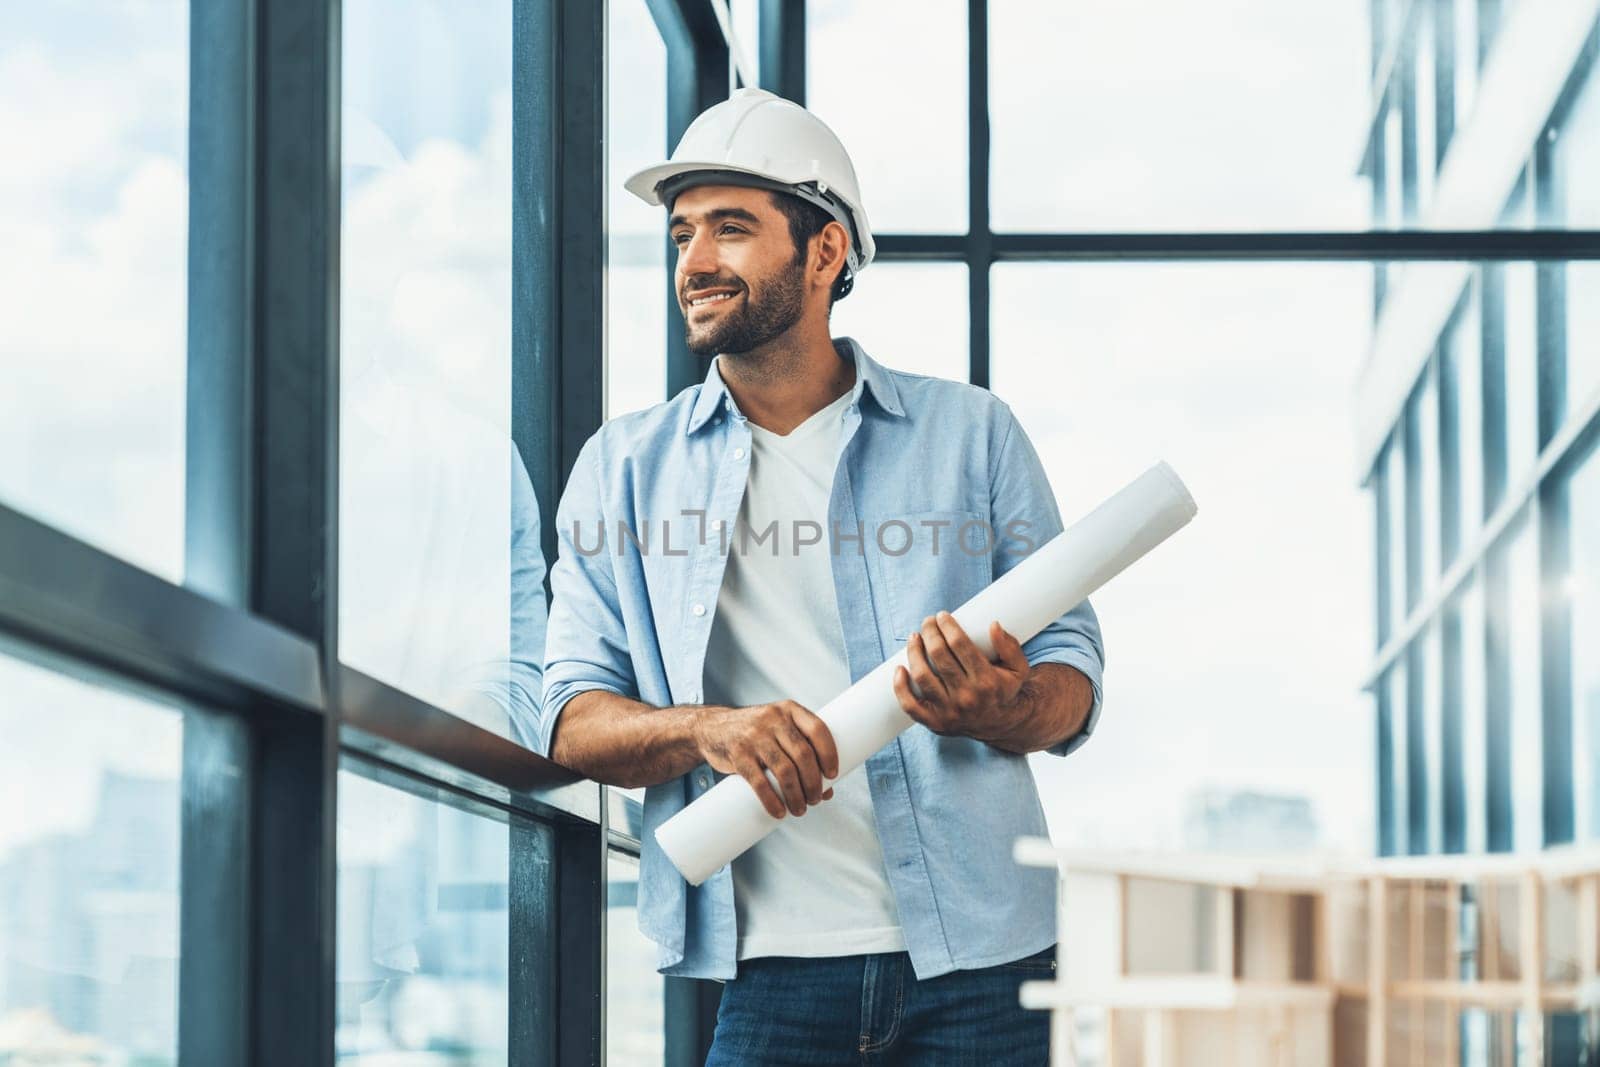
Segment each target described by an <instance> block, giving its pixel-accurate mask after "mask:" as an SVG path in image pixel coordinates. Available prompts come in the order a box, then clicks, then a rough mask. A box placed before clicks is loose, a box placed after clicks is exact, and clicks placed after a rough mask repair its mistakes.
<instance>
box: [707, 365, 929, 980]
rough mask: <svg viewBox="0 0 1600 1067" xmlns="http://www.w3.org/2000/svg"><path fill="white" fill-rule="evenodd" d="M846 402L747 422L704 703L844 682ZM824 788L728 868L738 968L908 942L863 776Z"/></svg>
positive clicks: (813, 694) (755, 699) (800, 695)
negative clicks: (746, 448) (839, 570)
mask: <svg viewBox="0 0 1600 1067" xmlns="http://www.w3.org/2000/svg"><path fill="white" fill-rule="evenodd" d="M849 401H850V393H848V392H847V393H845V394H844V395H843V396H841V397H840V398H839V399H838V400H835V401H834V402H833V403H831V404H829V405H828V406H827V407H825V408H823V409H822V410H821V411H818V412H817V413H816V414H814V415H812V416H811V417H810V418H808V419H807V420H806V421H805V422H803V423H801V424H800V425H799V426H797V427H795V429H794V430H793V431H792V432H790V433H789V434H787V435H780V434H775V433H772V432H771V431H769V430H764V429H762V428H761V427H759V426H756V425H755V424H754V423H750V424H748V425H749V427H750V437H751V440H750V476H749V481H748V482H747V483H746V485H745V493H744V501H743V503H742V504H741V505H740V507H739V518H738V520H737V522H736V523H735V527H734V531H733V534H732V536H731V538H730V540H729V545H728V561H727V569H726V571H725V572H724V575H723V579H722V589H721V591H720V593H719V594H718V596H717V611H716V616H715V618H714V619H713V620H712V625H711V638H710V643H709V644H708V646H707V649H706V665H705V699H706V701H707V702H708V703H712V704H726V705H730V706H734V707H743V706H747V705H751V704H763V703H768V702H771V701H777V700H795V701H798V702H799V703H800V704H803V705H804V706H805V707H807V708H810V709H811V710H812V711H816V710H818V709H819V708H821V707H822V705H823V704H825V703H827V702H828V701H829V700H831V699H833V698H834V697H835V696H837V695H838V694H839V693H841V692H843V691H844V690H845V689H846V688H847V687H848V686H849V685H850V667H849V664H848V662H847V660H846V659H845V651H844V633H843V631H842V630H841V628H840V625H839V605H838V600H837V598H836V597H835V596H834V591H833V555H832V552H831V550H830V547H829V537H828V498H829V496H830V495H831V493H832V490H833V475H834V471H835V469H836V468H837V466H838V459H839V439H840V430H841V424H842V421H843V417H844V411H845V408H846V407H847V406H848V404H849ZM773 522H776V523H777V527H776V536H775V537H774V536H772V535H769V534H768V533H767V530H768V526H769V524H771V523H773ZM807 522H810V523H815V524H816V525H815V527H810V526H807V525H805V524H806V523H807ZM819 531H820V538H819V537H818V532H819ZM758 537H760V538H761V539H760V540H759V541H758V540H757V538H758ZM813 539H816V541H817V543H815V544H804V543H803V542H805V541H809V540H813ZM833 790H834V794H833V799H832V800H825V801H823V802H822V803H821V804H819V805H816V806H815V807H808V808H807V809H806V813H805V814H804V815H802V816H801V817H800V818H798V819H797V818H795V817H794V816H793V815H785V816H784V818H783V821H782V822H780V823H779V824H778V828H777V830H775V831H773V832H772V833H771V834H769V835H767V837H766V838H764V839H763V840H762V841H761V842H760V843H759V844H757V845H756V846H755V847H754V848H752V849H750V850H749V851H748V852H746V853H745V854H744V855H742V856H740V857H739V858H738V859H736V860H734V861H733V900H734V910H735V913H736V915H737V917H738V930H739V947H738V958H739V959H741V960H743V959H749V958H751V957H753V956H812V957H816V956H850V955H859V954H863V953H869V952H898V951H901V950H903V949H904V948H905V947H906V946H905V939H904V938H903V937H902V936H901V933H900V920H899V916H898V914H897V913H896V911H895V904H894V894H893V893H892V891H891V890H890V888H889V879H888V875H887V873H886V872H885V870H884V865H883V849H882V847H881V846H880V845H879V843H878V832H877V827H876V826H875V825H874V823H873V819H872V795H871V793H870V792H869V789H868V785H867V778H866V775H865V774H860V773H857V774H850V775H846V776H845V777H843V778H841V779H839V781H838V782H836V783H834V786H833Z"/></svg>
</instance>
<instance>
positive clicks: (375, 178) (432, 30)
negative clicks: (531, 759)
mask: <svg viewBox="0 0 1600 1067" xmlns="http://www.w3.org/2000/svg"><path fill="white" fill-rule="evenodd" d="M510 27H511V4H510V2H509V0H501V2H497V3H489V4H475V5H468V6H467V7H461V6H459V5H454V4H449V3H444V2H442V0H407V2H405V3H404V4H400V5H396V4H393V3H384V2H380V0H352V2H350V3H347V4H346V5H345V7H344V31H343V46H344V66H343V77H344V94H343V103H344V108H345V112H344V119H343V127H342V136H343V157H342V158H343V166H344V175H343V195H344V206H343V227H344V232H343V237H342V241H343V244H342V252H343V254H342V257H341V262H342V271H343V279H342V285H343V288H342V293H341V371H342V382H341V425H340V449H341V451H340V525H341V529H340V598H339V607H340V648H339V652H340V656H341V658H342V659H343V660H344V661H345V662H347V663H349V664H350V665H352V666H354V667H357V668H359V669H361V670H363V671H366V672H367V673H369V674H371V675H373V676H374V677H377V678H380V679H382V680H383V681H386V682H388V683H390V684H393V685H395V686H397V687H399V688H402V689H405V690H407V691H408V692H411V693H413V694H415V695H416V696H419V697H421V698H423V699H424V700H427V701H430V702H432V703H434V704H437V705H439V706H441V707H444V708H447V709H449V710H451V711H453V712H456V713H457V714H460V715H462V716H464V717H466V718H469V719H471V720H473V721H475V722H478V723H479V724H480V725H482V726H485V727H487V728H489V729H492V730H495V731H496V732H499V733H513V734H514V735H517V736H527V732H526V728H527V727H529V726H530V725H531V721H532V717H533V710H534V707H535V701H536V700H537V698H538V694H539V692H540V689H541V675H542V660H543V652H544V619H545V603H544V594H543V579H544V572H545V561H544V559H543V556H542V554H541V551H540V544H539V519H538V514H539V512H538V505H537V502H536V501H535V500H534V496H533V489H532V485H531V483H530V481H529V478H528V474H527V471H526V469H525V467H524V464H523V460H522V458H521V457H520V456H519V455H518V453H517V451H516V449H515V447H514V446H513V444H512V442H511V433H510V430H511V406H510V395H511V391H510V382H511V48H510Z"/></svg>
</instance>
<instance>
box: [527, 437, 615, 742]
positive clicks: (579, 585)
mask: <svg viewBox="0 0 1600 1067" xmlns="http://www.w3.org/2000/svg"><path fill="white" fill-rule="evenodd" d="M598 440H599V438H598V436H597V437H591V438H590V439H589V441H588V443H587V444H585V445H584V447H583V450H582V451H581V452H580V453H579V454H578V460H577V463H575V464H574V465H573V468H572V475H571V477H570V478H568V480H567V487H566V490H565V491H564V492H563V493H562V494H561V505H560V507H559V508H558V509H557V511H556V542H557V545H558V549H557V558H556V562H555V566H553V567H552V568H551V569H550V622H549V627H548V632H547V635H546V637H545V662H544V700H543V702H542V705H541V708H540V712H539V728H538V732H537V737H536V738H535V747H536V749H537V750H538V751H539V752H541V753H543V754H544V755H547V756H548V755H549V754H550V745H551V742H552V741H553V739H554V738H555V732H556V721H557V719H559V718H560V716H561V709H562V708H564V707H565V706H566V704H567V701H569V700H571V699H572V698H573V697H575V696H577V695H578V694H579V693H583V692H587V691H589V690H591V689H603V690H605V691H607V692H611V693H617V694H619V695H622V696H628V697H637V695H638V687H637V683H636V681H635V679H634V674H633V661H632V657H631V656H630V654H629V651H628V634H627V629H626V628H625V627H624V625H623V621H622V608H621V604H620V601H619V597H618V594H617V584H616V578H615V574H614V572H613V570H612V560H613V557H612V553H611V547H612V546H611V543H610V541H609V540H608V539H606V538H604V536H603V531H604V529H605V526H606V525H607V524H608V522H609V519H608V518H607V516H606V515H605V511H604V498H603V496H602V494H601V492H600V469H599V447H598V443H597V442H598ZM580 549H581V551H580Z"/></svg>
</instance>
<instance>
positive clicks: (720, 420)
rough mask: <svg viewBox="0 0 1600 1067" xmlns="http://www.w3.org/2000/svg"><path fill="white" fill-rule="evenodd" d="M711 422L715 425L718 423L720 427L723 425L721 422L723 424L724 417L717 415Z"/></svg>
mask: <svg viewBox="0 0 1600 1067" xmlns="http://www.w3.org/2000/svg"><path fill="white" fill-rule="evenodd" d="M711 421H712V422H715V423H717V424H719V425H720V424H721V422H722V416H721V415H717V416H714V417H713V418H712V419H711Z"/></svg>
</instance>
